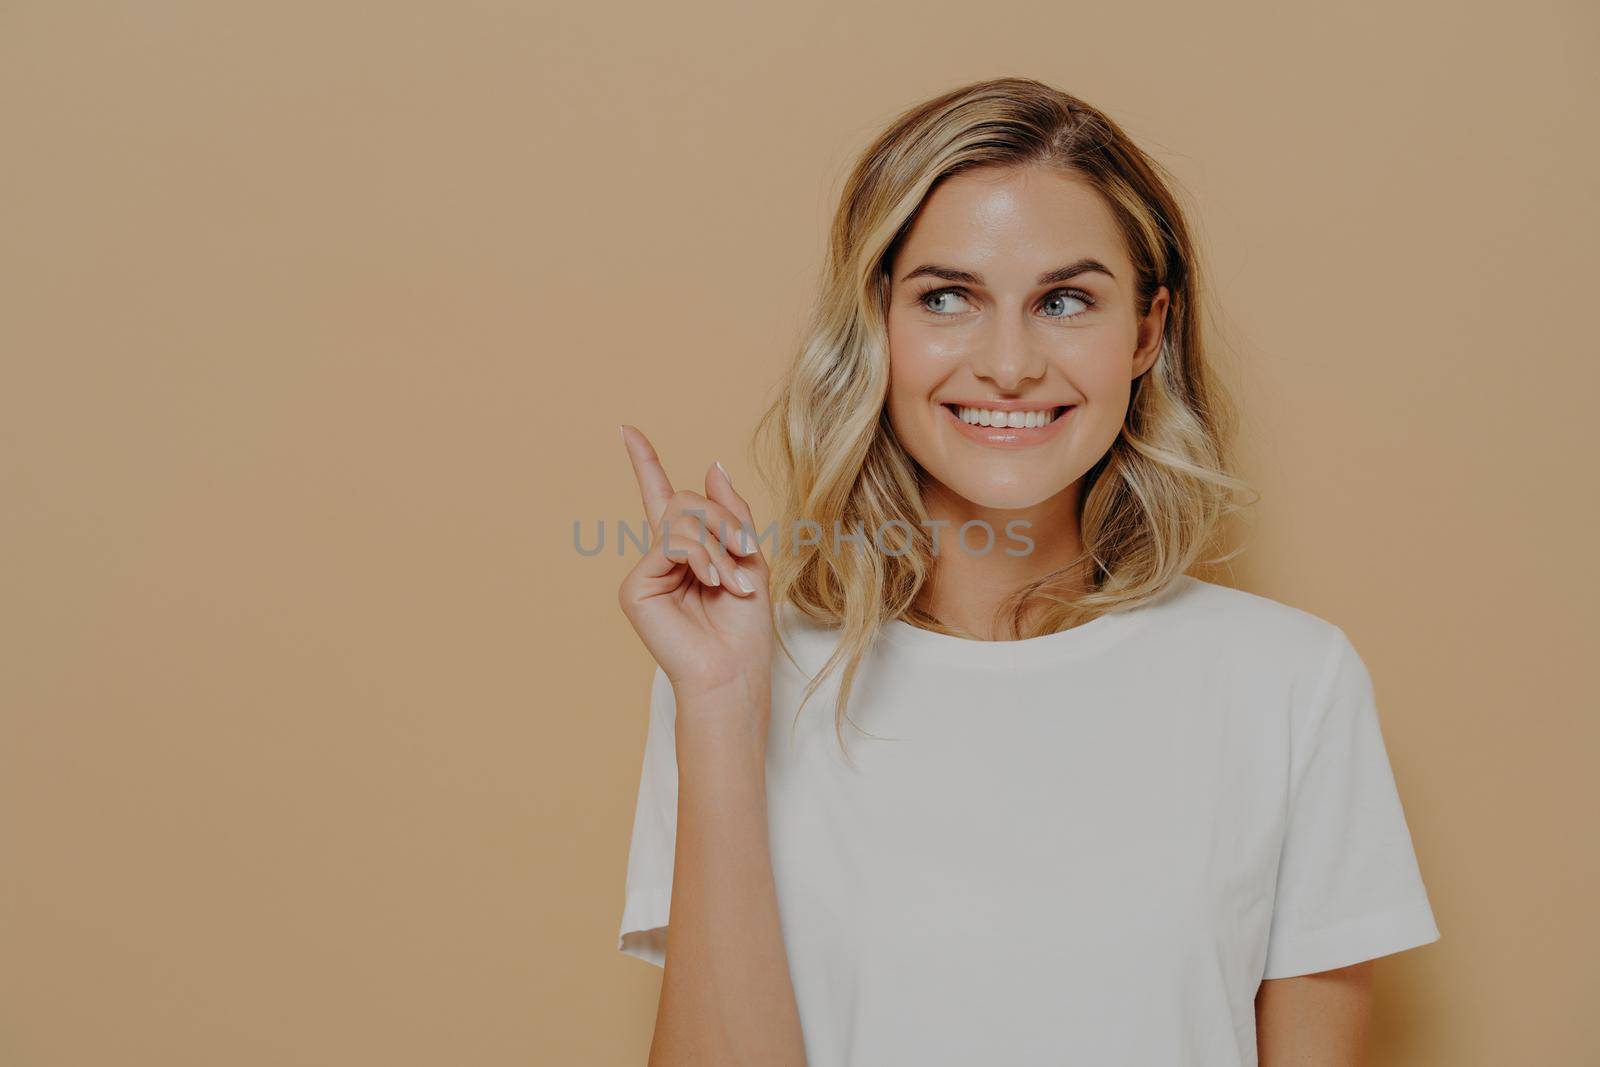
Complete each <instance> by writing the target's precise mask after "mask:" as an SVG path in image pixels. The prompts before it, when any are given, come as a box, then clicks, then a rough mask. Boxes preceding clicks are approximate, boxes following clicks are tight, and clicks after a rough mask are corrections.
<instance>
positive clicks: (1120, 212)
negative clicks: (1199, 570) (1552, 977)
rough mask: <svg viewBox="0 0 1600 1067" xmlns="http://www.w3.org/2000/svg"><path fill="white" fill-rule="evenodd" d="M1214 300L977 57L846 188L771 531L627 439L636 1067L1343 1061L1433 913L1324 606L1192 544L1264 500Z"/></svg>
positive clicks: (1347, 655)
mask: <svg viewBox="0 0 1600 1067" xmlns="http://www.w3.org/2000/svg"><path fill="white" fill-rule="evenodd" d="M1200 295H1201V290H1200V281H1199V277H1198V275H1197V271H1196V254H1195V250H1194V248H1193V246H1192V245H1191V243H1190V237H1189V229H1188V226H1187V225H1186V223H1185V221H1184V217H1183V215H1182V213H1181V211H1180V210H1179V207H1178V204H1177V202H1176V200H1175V199H1174V197H1173V196H1172V194H1171V192H1170V190H1169V187H1168V184H1167V182H1166V181H1165V180H1164V179H1163V177H1162V176H1161V172H1160V169H1159V167H1158V165H1157V164H1156V163H1155V162H1154V161H1152V160H1151V159H1149V158H1148V157H1146V156H1145V155H1144V154H1143V153H1142V152H1141V151H1140V150H1139V149H1138V148H1137V147H1135V146H1134V145H1133V144H1132V143H1131V142H1130V141H1129V139H1128V138H1127V136H1126V135H1125V134H1124V133H1123V131H1122V130H1121V129H1120V128H1119V127H1118V126H1117V125H1116V124H1115V123H1114V122H1112V121H1111V120H1110V119H1109V118H1107V117H1106V116H1105V115H1104V114H1102V113H1100V112H1099V111H1097V110H1095V109H1094V108H1092V107H1090V106H1088V105H1086V104H1084V103H1082V102H1081V101H1079V100H1077V99H1075V98H1073V97H1070V96H1067V95H1065V94H1063V93H1061V92H1058V91H1056V90H1054V89H1052V88H1050V87H1048V86H1045V85H1042V84H1040V83H1038V82H1035V81H1031V80H1025V79H1000V80H995V81H989V82H983V83H979V84H974V85H969V86H965V87H963V88H960V89H958V90H956V91H954V92H951V93H949V94H947V95H944V96H941V97H939V98H937V99H935V100H932V101H929V102H928V103H926V104H923V105H921V106H920V107H917V108H915V109H913V110H911V111H909V112H908V113H906V114H905V115H904V116H902V117H901V118H900V119H898V120H897V121H896V122H895V123H893V124H892V126H891V127H890V128H889V129H888V130H886V131H885V132H884V133H883V134H882V135H881V136H880V137H879V138H878V139H877V141H876V142H875V143H874V144H872V145H871V146H870V148H869V149H868V150H867V151H866V153H865V154H864V155H863V157H862V159H861V160H860V161H859V163H858V164H857V166H856V167H855V169H854V172H853V173H852V175H851V178H850V180H849V182H848V185H847V187H846V189H845V191H844V194H843V198H842V203H841V204H840V205H839V209H838V213H837V216H836V219H835V222H834V226H833V231H832V237H831V242H830V249H829V256H828V261H827V272H826V277H825V279H824V282H823V287H822V293H821V297H820V299H819V301H818V303H817V307H816V311H815V314H814V316H813V318H812V321H811V323H810V326H809V331H808V336H807V338H806V341H805V344H804V345H803V347H802V349H801V351H800V352H799V354H798V356H797V357H796V359H795V361H794V363H793V366H792V367H791V369H790V370H789V372H788V375H787V378H786V380H785V382H784V385H783V389H782V391H781V394H780V396H779V398H778V400H777V401H776V403H775V404H774V406H773V407H772V409H771V410H770V411H769V412H768V413H767V417H766V419H765V420H764V421H763V424H762V427H761V430H762V432H763V434H764V440H765V442H766V444H767V445H768V446H769V449H768V452H769V455H770V457H771V459H772V460H773V467H774V469H773V471H772V473H773V474H774V475H775V480H776V483H777V485H778V487H779V489H780V491H781V492H780V497H779V499H780V500H781V512H782V513H781V515H780V516H779V517H778V521H777V522H776V523H775V524H774V525H770V526H769V527H768V528H767V529H766V530H764V531H763V530H762V529H761V528H760V527H759V526H758V525H757V523H756V522H755V518H754V516H753V515H752V514H751V512H750V509H749V507H748V506H747V505H746V503H745V501H744V499H743V498H742V497H741V496H740V495H739V493H738V492H737V491H736V490H735V489H734V487H733V485H732V483H731V482H730V480H729V477H728V474H727V472H726V471H725V470H724V469H723V468H722V466H721V465H720V464H716V465H714V466H713V467H712V468H711V469H710V470H708V472H707V473H706V477H705V485H704V492H703V493H700V492H695V491H690V490H675V489H674V487H673V485H672V483H671V482H670V481H669V480H668V478H667V475H666V473H665V472H664V471H663V470H662V468H661V465H660V464H659V462H658V461H657V458H656V455H655V452H654V451H653V449H652V448H651V446H650V444H649V442H648V441H647V440H646V438H645V437H644V435H643V434H641V433H640V432H639V431H638V430H636V429H634V428H632V427H623V429H622V437H623V441H624V443H625V445H626V447H627V450H628V454H629V456H630V458H631V460H632V464H633V469H634V472H635V474H636V476H637V478H638V482H639V487H640V491H641V493H642V495H643V500H644V507H645V514H646V516H647V517H648V518H649V519H650V520H651V522H652V527H653V533H655V534H656V535H657V536H655V537H654V538H653V539H652V543H651V546H650V549H649V551H648V552H647V553H646V554H644V555H642V557H641V558H640V560H639V562H638V564H637V565H636V566H635V567H634V568H633V569H632V571H631V572H630V573H629V574H628V576H627V578H626V579H625V580H624V582H623V584H622V588H621V591H620V597H619V599H620V601H621V604H622V608H623V610H624V612H625V613H626V614H627V616H628V619H629V621H630V622H631V623H632V625H633V626H634V628H635V630H636V631H637V632H638V634H639V636H640V638H641V639H642V640H643V641H644V643H645V645H646V646H647V647H648V648H649V650H650V652H651V654H652V655H653V656H654V657H655V660H656V662H657V664H658V669H657V671H656V675H655V681H654V685H653V689H652V694H651V701H650V720H649V729H648V734H647V741H646V747H645V756H644V766H643V773H642V778H641V781H640V786H639V795H638V807H637V814H636V818H635V822H634V826H633V838H632V847H631V852H630V855H629V862H628V874H627V887H626V890H627V891H626V902H625V907H624V912H623V916H622V925H621V930H620V932H619V947H620V948H621V950H622V951H624V952H626V953H629V954H631V955H634V956H637V957H639V958H641V959H645V960H649V961H651V962H653V963H656V964H659V965H662V966H664V967H665V973H664V974H663V978H662V989H661V1002H660V1008H659V1011H658V1014H657V1021H656V1030H655V1038H654V1042H653V1045H652V1051H651V1059H650V1062H651V1063H652V1064H657V1065H665V1064H691V1063H692V1064H725V1063H726V1064H733V1063H738V1064H763V1065H772V1064H801V1063H809V1064H811V1065H813V1067H835V1065H846V1064H855V1065H873V1067H878V1065H889V1064H917V1065H920V1067H926V1065H932V1064H963V1065H970V1064H975V1063H984V1064H989V1063H992V1064H1006V1065H1021V1064H1094V1065H1097V1067H1098V1065H1109V1064H1118V1065H1123V1064H1137V1065H1152V1067H1154V1065H1160V1067H1181V1065H1194V1067H1200V1065H1206V1067H1222V1065H1229V1067H1235V1065H1251V1064H1258V1063H1259V1064H1260V1065H1262V1067H1276V1065H1282V1064H1289V1063H1293V1064H1296V1065H1300V1067H1305V1065H1316V1064H1327V1065H1332V1064H1341V1065H1343V1064H1351V1063H1355V1062H1357V1059H1358V1056H1359V1049H1360V1046H1361V1043H1362V1040H1363V1030H1364V1025H1365V1018H1366V1010H1367V1008H1366V1004H1367V993H1368V980H1369V969H1370V966H1371V964H1370V961H1372V960H1373V959H1375V958H1376V957H1379V956H1383V955H1386V954H1389V953H1394V952H1398V951H1401V950H1403V949H1407V948H1411V947H1413V946H1417V945H1422V944H1426V943H1428V942H1431V941H1433V940H1435V939H1437V938H1438V936H1439V931H1438V928H1437V927H1436V925H1435V922H1434V917H1433V913H1432V910H1431V908H1430V906H1429V901H1428V897H1427V893H1426V891H1425V889H1424V887H1423V883H1422V879H1421V876H1420V873H1419V870H1418V866H1417V861H1416V857H1415V854H1414V852H1413V848H1412V842H1411V839H1410V835H1409V832H1408V828H1407V825H1406V822H1405V818H1404V815H1403V813H1402V810H1401V805H1400V800H1399V797H1398V795H1397V792H1396V788H1395V781H1394V777H1393V774H1392V772H1391V768H1390V765H1389V761H1388V758H1387V754H1386V751H1385V748H1384V743H1383V737H1382V734H1381V731H1380V728H1379V721H1378V717H1377V711H1376V706H1375V701H1374V695H1373V688H1372V683H1371V679H1370V677H1369V675H1368V673H1367V670H1366V668H1365V666H1364V664H1363V661H1362V660H1361V658H1360V656H1359V655H1358V654H1357V653H1356V651H1355V649H1354V648H1353V647H1352V645H1351V643H1350V641H1349V640H1348V639H1347V637H1346V635H1345V633H1344V632H1343V631H1342V630H1341V629H1340V628H1339V627H1338V626H1336V625H1334V624H1333V623H1331V622H1328V621H1325V620H1323V619H1321V618H1319V617H1317V616H1315V615H1312V614H1309V613H1307V612H1305V611H1302V610H1299V609H1296V608H1293V607H1290V606H1288V605H1285V604H1282V603H1279V602H1276V601H1273V600H1270V599H1267V598H1264V597H1261V596H1256V595H1253V594H1250V593H1245V592H1242V591H1238V590H1234V589H1231V588H1228V587H1226V586H1224V585H1220V584H1213V583H1211V582H1209V581H1205V580H1202V579H1200V578H1197V577H1194V576H1191V575H1189V574H1188V573H1187V572H1188V571H1189V570H1190V569H1191V568H1192V567H1194V566H1196V565H1197V564H1199V563H1202V562H1208V561H1210V562H1215V561H1217V559H1218V557H1209V556H1207V555H1206V554H1207V553H1208V552H1209V551H1210V550H1211V549H1212V548H1213V547H1216V546H1215V544H1214V543H1215V542H1216V541H1217V539H1218V538H1219V536H1220V535H1219V531H1220V530H1221V527H1222V524H1223V520H1224V519H1225V518H1226V517H1227V516H1228V515H1229V514H1230V513H1232V512H1233V511H1235V510H1238V509H1239V508H1240V507H1241V506H1242V505H1239V504H1237V503H1235V501H1234V494H1235V493H1237V492H1238V491H1240V490H1247V489H1248V487H1247V486H1245V484H1244V483H1242V482H1240V481H1239V480H1238V479H1236V478H1235V477H1234V476H1232V475H1231V474H1230V473H1229V464H1230V462H1231V460H1230V452H1229V436H1230V432H1231V431H1230V427H1231V425H1232V413H1231V408H1230V406H1229V402H1228V398H1227V395H1226V393H1225V392H1224V390H1223V389H1222V388H1221V387H1220V385H1219V382H1218V379H1217V375H1216V372H1215V370H1214V368H1213V367H1212V365H1211V364H1210V363H1209V362H1208V359H1207V354H1206V351H1205V348H1204V345H1203V339H1202V336H1201V330H1200V323H1199V318H1198V307H1199V299H1200ZM663 532H664V534H665V536H664V537H663V536H660V535H661V534H662V533H663ZM753 535H755V536H753ZM764 546H765V547H764ZM1220 558H1226V557H1220ZM813 698H816V699H813ZM830 707H831V709H832V714H828V713H827V712H826V709H828V708H830ZM846 721H849V722H850V723H851V725H852V726H853V727H854V728H855V730H856V732H857V733H858V734H860V738H858V739H855V740H852V741H850V742H849V743H847V742H846V737H845V732H844V729H843V724H844V723H845V722H846ZM669 917H670V923H669Z"/></svg>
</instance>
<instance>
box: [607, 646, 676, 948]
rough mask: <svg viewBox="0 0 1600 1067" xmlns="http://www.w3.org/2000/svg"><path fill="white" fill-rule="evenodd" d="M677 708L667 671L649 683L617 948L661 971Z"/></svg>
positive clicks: (670, 851) (670, 853) (668, 894)
mask: <svg viewBox="0 0 1600 1067" xmlns="http://www.w3.org/2000/svg"><path fill="white" fill-rule="evenodd" d="M676 727H677V705H676V702H675V700H674V699H673V694H672V683H671V682H670V681H668V680H667V675H666V672H664V671H663V670H662V669H661V668H660V667H657V668H656V673H655V678H654V679H653V680H652V681H651V683H650V719H649V726H648V727H647V728H646V732H645V742H644V766H643V767H642V768H641V770H640V772H639V797H638V802H637V804H636V806H635V808H634V813H633V837H632V840H631V841H630V842H629V845H628V876H627V884H626V887H625V891H624V899H623V906H622V927H621V929H620V930H619V931H618V933H617V948H618V949H619V950H620V951H622V952H624V953H626V954H627V955H629V956H636V957H638V958H639V959H641V960H645V961H647V962H649V963H653V964H655V965H656V966H657V967H665V966H666V963H667V914H668V911H669V910H670V907H671V903H672V866H673V856H674V853H675V849H676V844H677V832H678V754H677V745H676V738H675V730H676Z"/></svg>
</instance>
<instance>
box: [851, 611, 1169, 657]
mask: <svg viewBox="0 0 1600 1067" xmlns="http://www.w3.org/2000/svg"><path fill="white" fill-rule="evenodd" d="M1142 610H1143V608H1134V609H1132V610H1123V611H1113V612H1108V613H1107V614H1104V615H1097V616H1095V617H1094V618H1092V619H1090V620H1089V621H1088V622H1085V623H1079V624H1078V625H1077V626H1074V627H1072V628H1070V629H1067V630H1059V631H1057V632H1056V633H1053V634H1041V635H1040V636H1038V637H1025V638H1022V639H1021V640H1016V641H982V640H975V639H973V638H967V637H956V636H954V635H952V634H943V633H938V632H936V631H934V630H924V629H922V628H921V627H919V626H913V625H911V624H910V623H908V622H906V621H905V620H904V619H890V620H889V621H887V622H885V623H884V624H883V635H884V636H885V637H886V638H888V640H889V641H891V642H892V643H893V644H894V645H896V646H898V647H900V648H903V649H906V650H908V651H911V652H915V653H918V654H922V655H927V656H930V657H932V658H935V659H937V660H940V661H941V662H945V663H961V664H970V665H975V666H997V667H1007V666H1021V665H1026V664H1035V663H1051V662H1059V661H1061V660H1063V659H1074V658H1077V657H1080V656H1085V655H1089V654H1090V653H1093V652H1098V651H1100V650H1102V649H1104V648H1106V647H1107V646H1109V645H1111V644H1112V643H1114V642H1116V641H1117V640H1119V639H1120V638H1122V637H1124V636H1126V635H1127V634H1128V633H1129V632H1131V631H1132V630H1133V629H1135V628H1136V627H1137V625H1138V623H1139V621H1140V619H1141V618H1142V615H1141V612H1142Z"/></svg>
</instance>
